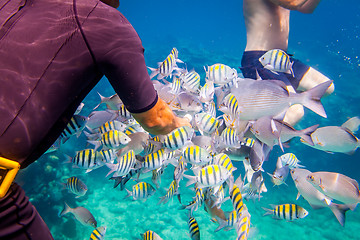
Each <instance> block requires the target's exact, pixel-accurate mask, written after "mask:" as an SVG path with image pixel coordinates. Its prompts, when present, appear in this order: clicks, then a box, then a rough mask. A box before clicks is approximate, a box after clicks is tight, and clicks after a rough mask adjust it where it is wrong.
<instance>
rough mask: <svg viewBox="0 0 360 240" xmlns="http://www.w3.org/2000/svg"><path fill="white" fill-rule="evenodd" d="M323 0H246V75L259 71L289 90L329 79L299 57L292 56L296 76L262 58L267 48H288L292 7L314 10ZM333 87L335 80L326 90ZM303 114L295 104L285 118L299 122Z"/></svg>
mask: <svg viewBox="0 0 360 240" xmlns="http://www.w3.org/2000/svg"><path fill="white" fill-rule="evenodd" d="M319 2H320V0H301V1H299V0H243V14H244V19H245V26H246V48H245V52H244V54H243V57H242V61H241V66H242V68H241V70H242V73H243V75H244V77H246V78H253V79H256V71H257V72H258V74H259V76H260V77H261V78H262V79H277V80H282V81H284V82H285V83H286V84H287V85H288V90H289V91H293V92H294V91H295V90H296V91H303V90H308V89H310V88H313V87H315V86H316V85H318V84H320V83H323V82H326V81H329V80H330V79H329V78H327V77H326V76H324V75H323V74H321V73H320V72H318V71H316V70H315V69H313V68H312V67H309V66H307V65H305V64H303V63H302V62H300V61H299V60H296V59H293V58H291V62H294V63H293V66H292V69H293V71H294V76H292V75H291V74H287V73H278V74H275V73H273V72H271V71H270V70H268V69H265V68H264V67H263V65H262V64H261V63H260V61H259V58H260V57H261V56H262V55H263V54H264V53H265V52H267V51H269V50H272V49H281V50H283V51H285V52H286V51H287V48H288V39H289V19H290V10H297V11H299V12H302V13H312V12H313V11H314V10H315V8H316V7H317V5H318V4H319ZM333 91H334V84H331V86H330V87H329V88H328V89H327V91H326V94H331V93H332V92H333ZM303 115H304V109H303V107H302V106H301V105H299V104H295V105H293V106H291V107H290V108H289V110H288V111H287V113H286V115H285V118H284V121H285V122H288V123H289V124H291V125H294V124H296V123H297V122H298V121H299V120H300V119H301V118H302V117H303Z"/></svg>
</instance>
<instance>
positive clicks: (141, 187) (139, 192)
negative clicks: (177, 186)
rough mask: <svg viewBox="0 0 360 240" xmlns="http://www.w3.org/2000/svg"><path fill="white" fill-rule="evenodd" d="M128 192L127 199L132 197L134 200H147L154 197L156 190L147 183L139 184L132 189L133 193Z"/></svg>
mask: <svg viewBox="0 0 360 240" xmlns="http://www.w3.org/2000/svg"><path fill="white" fill-rule="evenodd" d="M125 190H126V191H127V193H128V194H127V195H126V196H125V198H127V197H130V196H132V197H133V200H146V199H147V198H148V197H150V196H152V195H153V194H154V193H155V191H156V190H155V188H154V187H153V186H152V185H151V184H149V183H146V182H139V183H137V184H136V185H134V186H133V187H132V191H129V190H127V189H126V188H125Z"/></svg>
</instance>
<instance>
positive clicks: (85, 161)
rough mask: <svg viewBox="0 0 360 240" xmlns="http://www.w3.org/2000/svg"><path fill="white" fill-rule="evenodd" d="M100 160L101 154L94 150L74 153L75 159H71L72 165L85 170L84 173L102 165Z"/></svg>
mask: <svg viewBox="0 0 360 240" xmlns="http://www.w3.org/2000/svg"><path fill="white" fill-rule="evenodd" d="M101 159H102V157H101V154H100V153H99V152H96V151H95V150H94V149H84V150H81V151H78V152H76V155H75V157H73V158H72V163H73V164H75V165H76V166H78V167H80V168H82V169H86V170H87V171H86V172H90V171H92V170H94V169H96V168H99V167H101V166H103V165H104V163H103V162H102V161H101Z"/></svg>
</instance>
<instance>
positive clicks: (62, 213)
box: [59, 202, 71, 217]
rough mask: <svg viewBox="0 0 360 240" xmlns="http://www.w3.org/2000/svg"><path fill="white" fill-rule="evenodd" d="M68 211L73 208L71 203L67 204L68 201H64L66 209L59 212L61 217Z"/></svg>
mask: <svg viewBox="0 0 360 240" xmlns="http://www.w3.org/2000/svg"><path fill="white" fill-rule="evenodd" d="M68 212H71V208H70V207H69V205H67V203H66V202H64V209H63V210H62V211H61V212H59V217H62V216H64V215H65V214H67V213H68Z"/></svg>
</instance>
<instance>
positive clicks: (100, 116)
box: [86, 111, 116, 129]
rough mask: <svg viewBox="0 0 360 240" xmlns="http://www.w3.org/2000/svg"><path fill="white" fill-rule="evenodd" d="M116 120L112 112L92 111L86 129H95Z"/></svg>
mask: <svg viewBox="0 0 360 240" xmlns="http://www.w3.org/2000/svg"><path fill="white" fill-rule="evenodd" d="M115 118H116V116H114V114H113V113H112V112H109V111H93V112H91V113H90V114H89V116H88V121H87V123H86V127H87V128H88V129H96V128H99V127H100V126H101V125H103V124H104V123H105V122H108V121H112V120H114V119H115Z"/></svg>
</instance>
